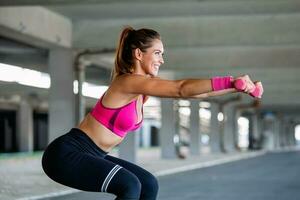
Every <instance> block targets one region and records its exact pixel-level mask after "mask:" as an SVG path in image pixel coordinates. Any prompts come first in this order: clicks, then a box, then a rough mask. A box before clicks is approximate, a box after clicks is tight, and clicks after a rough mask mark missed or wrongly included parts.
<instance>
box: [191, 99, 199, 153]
mask: <svg viewBox="0 0 300 200" xmlns="http://www.w3.org/2000/svg"><path fill="white" fill-rule="evenodd" d="M199 125H200V118H199V100H191V114H190V134H191V139H190V141H191V142H190V151H191V154H192V155H199V154H200V147H201V145H200V144H201V133H200V129H199Z"/></svg>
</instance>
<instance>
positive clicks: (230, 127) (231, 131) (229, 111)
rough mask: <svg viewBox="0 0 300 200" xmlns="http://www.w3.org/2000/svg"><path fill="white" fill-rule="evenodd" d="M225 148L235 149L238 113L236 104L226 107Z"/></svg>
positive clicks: (226, 149)
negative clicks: (236, 113)
mask: <svg viewBox="0 0 300 200" xmlns="http://www.w3.org/2000/svg"><path fill="white" fill-rule="evenodd" d="M223 123H224V141H223V142H224V149H225V151H226V152H233V151H235V150H236V149H235V144H234V141H235V137H236V115H235V108H234V105H226V106H225V108H224V121H223Z"/></svg>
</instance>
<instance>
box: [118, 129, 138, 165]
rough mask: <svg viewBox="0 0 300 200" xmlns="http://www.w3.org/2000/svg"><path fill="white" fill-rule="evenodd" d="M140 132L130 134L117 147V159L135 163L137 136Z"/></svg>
mask: <svg viewBox="0 0 300 200" xmlns="http://www.w3.org/2000/svg"><path fill="white" fill-rule="evenodd" d="M139 132H140V131H135V132H130V133H128V135H127V136H126V138H125V139H124V140H123V141H122V143H121V144H120V145H119V152H118V153H119V158H122V159H124V160H127V161H129V162H132V163H136V157H137V156H136V155H137V150H138V134H139Z"/></svg>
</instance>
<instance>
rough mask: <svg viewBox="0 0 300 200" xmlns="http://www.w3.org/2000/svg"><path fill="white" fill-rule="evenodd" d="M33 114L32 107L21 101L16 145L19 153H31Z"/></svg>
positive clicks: (24, 100)
mask: <svg viewBox="0 0 300 200" xmlns="http://www.w3.org/2000/svg"><path fill="white" fill-rule="evenodd" d="M33 139H34V136H33V114H32V107H31V105H30V104H29V103H28V101H27V100H26V99H22V100H21V102H20V107H19V110H18V144H19V151H22V152H26V151H27V152H31V151H33Z"/></svg>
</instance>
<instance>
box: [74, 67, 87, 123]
mask: <svg viewBox="0 0 300 200" xmlns="http://www.w3.org/2000/svg"><path fill="white" fill-rule="evenodd" d="M76 64H77V66H76V79H77V81H78V93H77V95H76V101H75V103H76V117H75V118H76V119H75V120H76V123H80V122H81V120H82V119H83V118H84V116H85V97H84V96H83V94H82V92H83V83H84V81H85V68H86V67H85V65H84V64H83V63H81V62H78V63H76Z"/></svg>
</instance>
